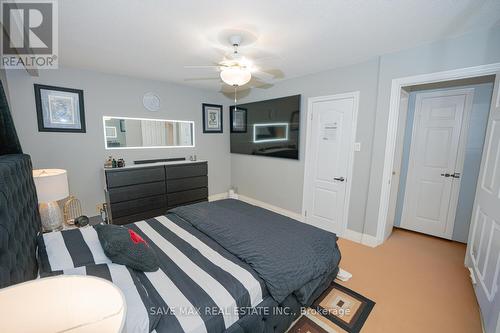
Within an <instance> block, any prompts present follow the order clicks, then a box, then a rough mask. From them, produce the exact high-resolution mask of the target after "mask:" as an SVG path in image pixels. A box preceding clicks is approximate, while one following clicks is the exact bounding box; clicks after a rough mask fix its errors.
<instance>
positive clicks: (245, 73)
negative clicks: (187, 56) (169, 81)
mask: <svg viewBox="0 0 500 333" xmlns="http://www.w3.org/2000/svg"><path fill="white" fill-rule="evenodd" d="M229 43H230V45H231V47H232V52H231V53H230V54H228V55H224V58H223V59H222V60H221V61H220V62H218V63H215V64H213V65H208V66H184V68H189V69H215V70H217V71H218V72H219V76H218V77H209V78H193V79H186V80H188V81H198V80H219V79H220V80H221V81H222V82H223V83H224V84H225V85H223V86H222V88H221V92H222V93H224V94H228V93H230V91H229V89H232V88H234V90H235V93H236V90H237V89H238V88H239V87H242V86H245V85H248V87H249V88H250V87H255V88H264V89H267V88H269V87H271V86H272V83H271V82H272V80H273V79H277V78H282V77H283V72H282V71H281V70H279V69H267V70H264V69H261V68H260V67H258V66H256V65H255V63H254V62H253V61H252V60H250V59H249V58H247V57H244V56H242V55H241V53H240V52H239V47H240V46H241V43H242V37H241V36H240V35H232V36H230V37H229ZM228 88H229V89H228Z"/></svg>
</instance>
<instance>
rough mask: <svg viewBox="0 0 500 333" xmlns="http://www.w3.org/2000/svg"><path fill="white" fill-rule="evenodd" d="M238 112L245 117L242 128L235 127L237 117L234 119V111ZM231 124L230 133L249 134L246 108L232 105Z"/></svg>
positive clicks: (230, 109) (230, 110)
mask: <svg viewBox="0 0 500 333" xmlns="http://www.w3.org/2000/svg"><path fill="white" fill-rule="evenodd" d="M235 110H237V111H238V112H243V113H244V117H243V119H244V120H243V124H242V125H240V126H235V123H234V121H235V117H234V111H235ZM229 122H230V125H231V126H230V131H231V133H246V132H247V130H248V129H247V127H248V110H247V109H246V108H242V107H239V106H235V105H231V106H230V107H229Z"/></svg>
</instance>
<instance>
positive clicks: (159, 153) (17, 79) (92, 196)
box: [7, 69, 231, 215]
mask: <svg viewBox="0 0 500 333" xmlns="http://www.w3.org/2000/svg"><path fill="white" fill-rule="evenodd" d="M7 77H8V81H9V88H10V89H9V90H10V97H11V102H12V103H11V108H12V113H13V117H14V122H15V125H16V128H17V132H18V135H19V137H20V140H21V145H22V147H23V150H24V152H25V153H27V154H30V155H31V157H32V159H33V165H34V167H35V168H62V169H67V170H68V176H69V187H70V193H72V194H74V195H75V196H77V197H78V198H79V199H80V200H81V202H82V208H83V210H84V213H85V214H88V215H96V204H97V203H100V202H103V201H104V194H103V188H104V177H103V170H102V167H103V163H104V161H105V159H106V157H107V156H108V155H113V156H114V157H115V158H124V159H125V161H126V162H127V163H129V164H131V163H132V162H133V161H134V160H137V159H150V158H168V157H186V156H189V155H191V154H196V155H197V156H198V158H199V159H207V160H208V166H209V191H210V194H216V193H221V192H225V191H227V189H228V187H229V185H230V177H231V170H230V154H229V133H228V132H229V131H228V124H229V121H228V114H227V112H224V117H225V118H226V119H224V125H225V128H224V134H203V133H202V123H201V119H202V118H201V117H202V114H201V104H202V103H215V104H221V102H222V97H221V95H220V94H218V93H216V92H209V91H204V90H199V89H194V88H190V87H185V86H180V85H176V84H171V83H165V82H157V81H150V80H140V79H133V78H128V77H124V76H116V75H107V74H102V73H98V72H93V71H85V70H75V69H59V70H45V71H40V77H38V78H33V77H31V76H29V75H28V74H27V73H26V72H25V71H21V70H11V71H8V72H7ZM33 83H41V84H48V85H54V86H61V87H70V88H79V89H83V90H84V100H85V117H86V123H87V133H84V134H82V133H42V132H38V127H37V121H36V109H35V97H34V90H33ZM149 91H152V92H155V93H156V94H158V96H160V98H161V109H160V111H159V112H149V111H147V110H145V109H144V107H143V106H142V96H143V95H144V93H146V92H149ZM104 115H106V116H128V117H145V118H160V119H177V120H194V121H195V122H196V124H195V131H196V147H195V148H194V149H190V148H189V149H188V148H169V149H141V150H105V149H104V134H103V125H102V116H104Z"/></svg>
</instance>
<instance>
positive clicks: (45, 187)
mask: <svg viewBox="0 0 500 333" xmlns="http://www.w3.org/2000/svg"><path fill="white" fill-rule="evenodd" d="M33 179H34V180H35V186H36V194H37V196H38V202H52V201H57V200H62V199H64V198H67V197H68V196H69V190H68V174H67V172H66V170H62V169H40V170H33Z"/></svg>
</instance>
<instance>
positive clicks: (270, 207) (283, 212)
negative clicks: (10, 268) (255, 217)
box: [238, 194, 304, 222]
mask: <svg viewBox="0 0 500 333" xmlns="http://www.w3.org/2000/svg"><path fill="white" fill-rule="evenodd" d="M238 196H239V199H240V200H241V201H244V202H246V203H249V204H251V205H255V206H259V207H261V208H264V209H268V210H270V211H272V212H275V213H278V214H281V215H285V216H287V217H289V218H292V219H294V220H297V221H300V222H304V217H303V216H302V215H301V214H299V213H295V212H292V211H290V210H287V209H284V208H281V207H277V206H274V205H271V204H268V203H265V202H263V201H260V200H257V199H254V198H250V197H247V196H245V195H241V194H238Z"/></svg>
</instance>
